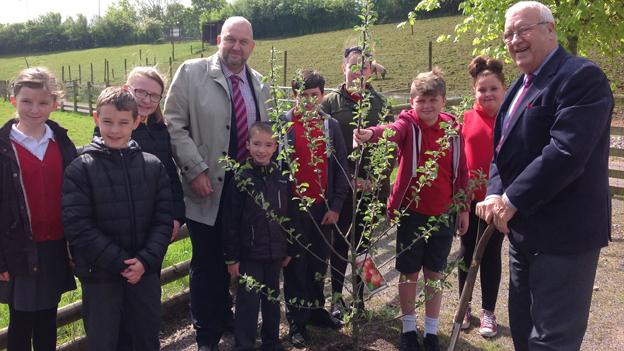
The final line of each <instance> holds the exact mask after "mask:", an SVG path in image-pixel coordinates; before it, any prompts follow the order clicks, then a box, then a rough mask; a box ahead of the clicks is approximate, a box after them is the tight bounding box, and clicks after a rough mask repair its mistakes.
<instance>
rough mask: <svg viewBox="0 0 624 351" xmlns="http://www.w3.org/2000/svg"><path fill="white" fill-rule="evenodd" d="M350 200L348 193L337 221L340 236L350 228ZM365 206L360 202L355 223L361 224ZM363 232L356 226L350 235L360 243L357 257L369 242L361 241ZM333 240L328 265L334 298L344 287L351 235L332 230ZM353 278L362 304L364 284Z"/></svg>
mask: <svg viewBox="0 0 624 351" xmlns="http://www.w3.org/2000/svg"><path fill="white" fill-rule="evenodd" d="M352 200H353V199H352V194H351V193H349V195H348V196H347V198H346V199H345V201H344V204H343V205H342V210H341V211H340V219H339V220H338V228H340V232H342V234H346V233H347V231H348V230H349V227H350V226H351V219H352V218H353V217H352V214H353V201H352ZM367 206H368V203H366V202H365V201H362V202H361V203H360V206H359V207H360V208H359V211H358V212H357V214H356V216H357V218H356V223H358V224H363V217H364V212H363V209H365V208H366V207H367ZM334 229H335V228H334ZM363 231H364V228H363V227H362V226H361V225H357V226H356V227H355V228H353V232H352V234H353V233H354V234H355V243H356V245H358V243H360V241H362V242H361V243H360V245H359V246H357V254H358V255H359V254H363V253H365V252H366V251H367V249H368V245H369V240H367V239H366V238H364V239H362V232H363ZM333 239H334V240H333V246H334V250H335V252H334V251H332V252H331V254H330V258H329V263H330V266H331V270H330V275H331V288H332V295H333V296H334V297H335V296H341V295H342V288H343V287H344V281H345V273H346V271H347V265H348V261H347V260H348V259H349V247H350V242H351V235H346V236H342V235H341V234H340V233H338V232H337V231H336V230H334V236H333ZM354 276H355V279H356V284H357V285H358V287H359V289H358V294H357V296H358V299H359V300H360V303H361V304H363V301H364V284H362V279H361V278H360V276H359V275H357V274H356V275H354Z"/></svg>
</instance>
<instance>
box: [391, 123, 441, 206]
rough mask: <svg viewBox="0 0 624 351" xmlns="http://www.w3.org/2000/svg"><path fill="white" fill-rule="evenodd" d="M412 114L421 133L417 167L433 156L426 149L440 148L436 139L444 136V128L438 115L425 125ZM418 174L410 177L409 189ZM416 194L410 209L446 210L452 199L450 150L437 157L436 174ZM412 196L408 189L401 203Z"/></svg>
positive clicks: (406, 203) (405, 203)
mask: <svg viewBox="0 0 624 351" xmlns="http://www.w3.org/2000/svg"><path fill="white" fill-rule="evenodd" d="M414 115H415V117H414V118H415V120H416V122H417V124H418V126H419V128H420V132H421V134H422V144H421V148H420V151H419V154H418V167H419V168H420V167H423V166H424V165H425V162H426V161H427V160H430V159H432V157H433V155H430V154H427V151H438V150H440V145H439V144H438V142H437V140H438V139H440V138H443V137H444V129H442V128H440V118H441V117H440V116H438V120H437V121H436V122H435V123H434V124H433V125H432V126H427V125H426V124H425V123H424V122H422V121H421V120H420V119H419V118H418V116H417V115H416V114H414ZM420 175H421V173H420V172H418V173H417V175H416V177H414V178H412V179H411V181H410V185H409V186H410V189H411V187H413V186H416V184H417V179H418V178H419V177H420ZM418 195H419V197H420V200H419V201H418V202H416V201H412V202H411V204H409V206H408V208H409V209H410V210H412V211H414V212H417V213H420V214H424V215H428V216H439V215H441V214H443V213H446V212H447V211H448V209H449V205H450V204H451V203H452V201H453V152H452V150H450V149H449V150H446V151H445V153H444V155H443V156H441V157H440V158H439V159H438V176H437V177H436V179H434V180H433V181H432V182H431V184H430V185H425V186H424V187H423V188H422V189H421V190H420V193H419V194H418ZM413 197H414V194H413V191H412V190H408V195H407V196H406V197H405V198H404V199H403V205H405V206H407V205H408V203H409V201H410V200H411V199H412V198H413Z"/></svg>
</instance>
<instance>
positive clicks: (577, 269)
mask: <svg viewBox="0 0 624 351" xmlns="http://www.w3.org/2000/svg"><path fill="white" fill-rule="evenodd" d="M503 40H504V42H505V44H506V46H507V50H508V52H509V54H510V56H511V58H512V59H513V61H514V62H515V63H516V65H517V66H518V68H519V69H520V71H521V72H522V76H521V77H520V78H519V79H518V80H517V81H516V82H515V83H513V84H512V85H511V87H510V89H509V90H508V91H507V96H506V97H505V100H504V102H503V105H502V106H501V109H500V112H499V113H498V117H497V121H496V127H495V131H494V143H495V144H494V145H495V146H494V148H495V150H494V159H493V161H492V164H491V169H490V180H489V183H488V189H487V194H488V195H487V197H486V199H485V200H484V201H483V202H481V203H479V204H478V205H477V214H478V215H479V216H480V217H482V218H483V219H485V220H486V221H488V222H491V221H494V224H495V225H496V227H497V228H498V229H499V230H500V231H501V232H503V233H507V234H508V235H509V241H510V247H509V260H510V263H509V266H510V283H509V319H510V327H511V334H512V337H513V342H514V347H515V349H516V350H578V349H579V348H580V346H581V342H582V341H583V336H584V334H585V330H586V328H587V320H588V316H589V308H590V305H591V297H592V289H593V282H594V278H595V275H596V268H597V264H598V256H599V254H600V249H601V248H602V247H604V246H606V245H607V242H608V240H609V236H610V230H611V205H610V203H611V202H610V194H609V180H608V156H609V129H610V122H611V114H612V110H613V94H612V92H611V89H610V87H609V81H608V80H607V77H606V76H605V74H604V73H603V72H602V70H601V69H600V68H599V67H598V66H597V65H596V64H594V63H592V62H590V61H588V60H586V59H583V58H580V57H575V56H572V55H570V54H568V53H567V52H566V51H565V50H564V49H563V48H562V47H561V46H559V45H558V43H557V34H556V32H555V21H554V18H553V15H552V13H551V11H550V10H549V9H548V8H547V7H546V6H544V5H543V4H541V3H538V2H535V1H521V2H518V3H516V4H515V5H513V6H512V7H510V8H509V9H508V10H507V13H506V14H505V32H504V34H503Z"/></svg>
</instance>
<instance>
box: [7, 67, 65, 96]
mask: <svg viewBox="0 0 624 351" xmlns="http://www.w3.org/2000/svg"><path fill="white" fill-rule="evenodd" d="M12 86H13V96H17V94H19V92H20V90H21V89H22V88H23V87H27V88H31V89H43V90H45V91H47V92H49V93H50V94H51V95H52V97H53V98H54V101H57V100H59V99H62V98H63V95H64V94H63V85H62V84H61V83H60V82H59V81H57V80H56V77H54V74H52V72H50V70H48V69H47V68H45V67H32V68H27V69H25V70H22V71H21V72H20V73H19V74H18V75H17V78H15V80H14V81H13V84H12Z"/></svg>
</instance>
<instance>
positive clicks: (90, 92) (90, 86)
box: [87, 82, 93, 116]
mask: <svg viewBox="0 0 624 351" xmlns="http://www.w3.org/2000/svg"><path fill="white" fill-rule="evenodd" d="M92 88H93V87H92V85H91V82H87V99H88V100H89V116H93V99H92V97H93V96H92V91H91V89H92Z"/></svg>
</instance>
